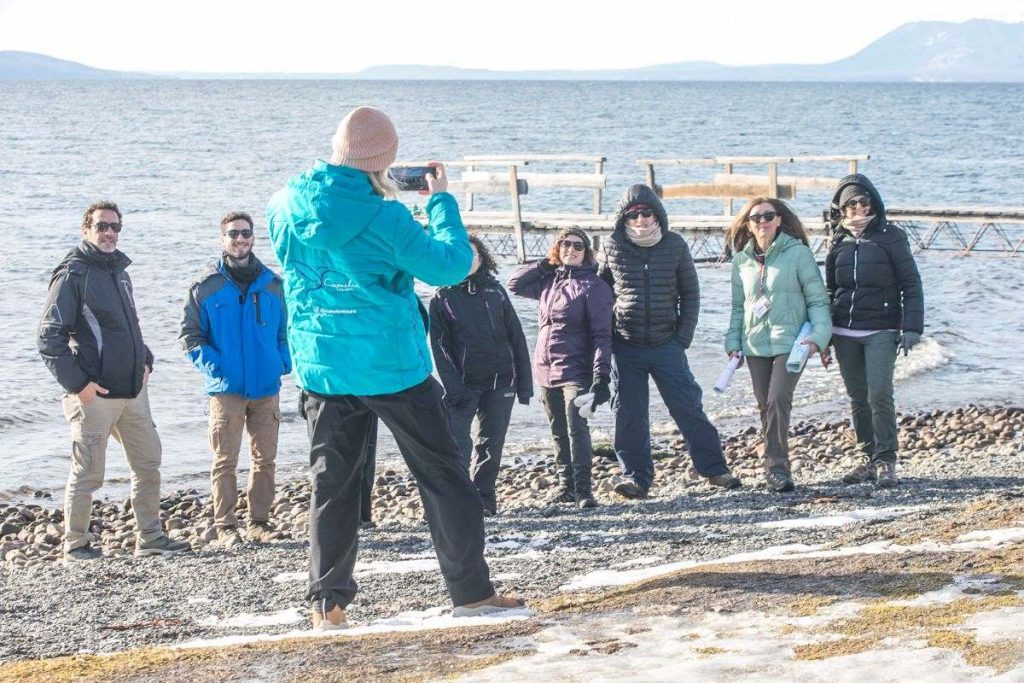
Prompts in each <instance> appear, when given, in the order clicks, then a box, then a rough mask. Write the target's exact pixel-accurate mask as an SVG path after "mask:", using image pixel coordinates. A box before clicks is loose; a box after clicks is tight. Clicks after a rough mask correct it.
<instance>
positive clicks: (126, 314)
mask: <svg viewBox="0 0 1024 683" xmlns="http://www.w3.org/2000/svg"><path fill="white" fill-rule="evenodd" d="M130 263H131V260H130V259H129V258H128V257H127V256H125V255H124V254H123V253H122V252H121V251H115V252H113V253H112V254H106V253H103V252H102V251H100V250H99V249H97V248H96V247H95V246H93V245H92V244H90V243H89V242H86V241H83V242H82V243H81V244H80V245H78V246H77V247H75V249H74V250H72V251H71V252H70V253H69V254H68V255H67V256H65V257H64V260H63V261H61V262H60V265H59V266H57V268H55V269H54V271H53V275H52V276H51V278H50V289H49V292H48V293H47V296H46V306H45V307H44V308H43V317H42V319H41V320H40V321H39V336H38V339H37V343H38V346H39V353H40V355H42V357H43V361H44V362H45V363H46V367H48V368H49V369H50V372H52V373H53V376H54V377H56V378H57V381H58V382H59V383H60V385H61V386H62V387H64V390H65V391H67V392H68V393H70V394H77V393H78V392H79V391H81V390H82V389H84V388H85V387H86V385H87V384H89V382H96V383H97V384H99V385H100V386H101V387H103V388H104V389H106V390H107V391H108V392H109V393H107V394H98V396H100V397H101V398H135V397H136V396H138V395H139V392H141V391H142V376H143V373H144V371H145V369H146V367H147V366H148V367H149V369H150V370H152V369H153V354H152V353H151V352H150V350H149V348H147V347H146V345H145V344H144V343H143V341H142V330H141V329H140V328H139V316H138V314H137V313H136V310H135V301H134V299H133V295H132V281H131V278H129V277H128V273H127V272H125V269H126V268H127V267H128V265H129V264H130Z"/></svg>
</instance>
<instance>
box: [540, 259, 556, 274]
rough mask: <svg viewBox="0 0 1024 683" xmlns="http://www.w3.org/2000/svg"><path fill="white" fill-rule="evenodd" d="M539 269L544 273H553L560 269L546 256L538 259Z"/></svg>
mask: <svg viewBox="0 0 1024 683" xmlns="http://www.w3.org/2000/svg"><path fill="white" fill-rule="evenodd" d="M537 270H539V271H540V272H542V273H553V272H555V271H556V270H558V266H556V265H555V264H553V263H551V261H548V260H547V259H546V258H543V259H541V260H540V261H537Z"/></svg>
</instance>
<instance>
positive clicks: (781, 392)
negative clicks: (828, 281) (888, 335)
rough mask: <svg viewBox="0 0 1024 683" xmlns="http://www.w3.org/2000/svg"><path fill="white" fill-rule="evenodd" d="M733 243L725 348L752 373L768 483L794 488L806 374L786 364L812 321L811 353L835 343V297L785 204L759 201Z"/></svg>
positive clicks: (735, 229)
mask: <svg viewBox="0 0 1024 683" xmlns="http://www.w3.org/2000/svg"><path fill="white" fill-rule="evenodd" d="M726 241H727V243H728V244H729V245H730V246H731V247H732V250H733V253H734V256H733V259H732V315H731V317H730V319H729V332H728V333H727V334H726V337H725V351H726V353H728V354H729V356H730V357H734V356H736V355H739V354H742V358H743V359H746V362H747V367H748V368H750V379H751V382H752V383H753V386H754V395H755V396H756V397H757V407H758V409H759V410H760V412H761V429H762V435H763V438H764V467H765V471H766V479H765V481H766V483H767V484H768V487H769V488H770V489H772V490H773V491H779V492H781V491H791V490H793V479H792V477H791V475H790V470H789V446H788V439H789V417H790V413H791V410H792V407H793V390H794V389H795V388H796V383H797V381H799V379H800V374H801V373H800V372H796V373H793V372H789V371H788V370H787V369H786V360H787V358H788V357H789V353H790V351H792V349H793V344H794V343H796V341H797V335H798V334H799V332H800V328H801V327H802V326H803V324H804V323H805V322H808V321H809V322H810V323H811V326H812V330H811V334H810V336H809V337H807V338H806V339H804V340H803V341H802V342H801V343H802V344H806V345H807V346H809V347H810V354H811V355H813V354H815V353H818V352H819V351H820V350H821V349H824V348H826V347H827V346H828V343H829V340H830V339H831V337H832V318H831V314H830V313H829V305H828V293H827V292H826V291H825V284H824V282H823V281H822V279H821V272H820V271H819V270H818V264H817V262H816V261H815V259H814V254H813V253H812V252H811V250H810V247H809V246H808V241H807V233H806V232H805V231H804V227H803V225H802V224H801V223H800V219H799V218H797V216H796V214H795V213H793V210H792V209H790V208H789V206H788V205H786V203H785V202H782V201H779V200H778V199H771V198H767V197H755V198H754V199H751V200H750V201H749V202H747V204H746V206H744V207H743V210H742V211H740V212H739V214H737V216H736V219H735V220H734V221H733V223H732V225H731V226H730V228H729V233H728V236H727V237H726ZM741 362H742V360H741ZM801 372H802V371H801Z"/></svg>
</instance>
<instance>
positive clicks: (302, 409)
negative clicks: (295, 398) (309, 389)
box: [299, 391, 307, 420]
mask: <svg viewBox="0 0 1024 683" xmlns="http://www.w3.org/2000/svg"><path fill="white" fill-rule="evenodd" d="M306 396H307V395H306V392H305V391H300V392H299V417H301V418H302V419H303V420H305V419H306Z"/></svg>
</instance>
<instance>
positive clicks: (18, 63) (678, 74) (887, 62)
mask: <svg viewBox="0 0 1024 683" xmlns="http://www.w3.org/2000/svg"><path fill="white" fill-rule="evenodd" d="M167 77H173V78H203V79H245V78H274V79H295V78H332V79H333V78H337V79H357V80H597V81H903V82H906V81H918V82H1010V83H1022V82H1024V22H1022V23H1005V22H1000V21H992V20H988V19H973V20H971V21H966V22H963V23H949V22H939V21H922V22H913V23H909V24H904V25H903V26H900V27H899V28H897V29H895V30H893V31H891V32H889V33H887V34H886V35H884V36H882V37H881V38H879V39H878V40H876V41H875V42H873V43H871V44H870V45H868V46H867V47H865V48H864V49H863V50H861V51H860V52H858V53H856V54H854V55H852V56H850V57H847V58H845V59H840V60H839V61H835V62H830V63H828V64H767V65H760V66H726V65H723V64H716V63H714V62H679V63H676V64H660V65H656V66H647V67H641V68H638V69H620V70H600V71H570V70H551V71H490V70H487V69H463V68H459V67H452V66H421V65H407V66H401V65H389V66H375V67H371V68H369V69H365V70H363V71H358V72H355V73H234V74H223V73H221V74H218V73H161V74H144V73H130V72H124V71H105V70H102V69H94V68H92V67H89V66H85V65H83V64H77V63H75V62H68V61H64V60H61V59H54V58H52V57H47V56H45V55H39V54H34V53H29V52H10V51H7V52H4V51H0V80H12V79H23V80H59V79H74V80H83V79H118V78H121V79H123V78H167Z"/></svg>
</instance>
